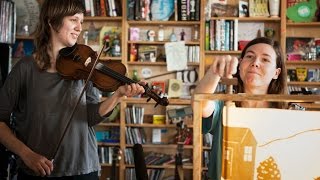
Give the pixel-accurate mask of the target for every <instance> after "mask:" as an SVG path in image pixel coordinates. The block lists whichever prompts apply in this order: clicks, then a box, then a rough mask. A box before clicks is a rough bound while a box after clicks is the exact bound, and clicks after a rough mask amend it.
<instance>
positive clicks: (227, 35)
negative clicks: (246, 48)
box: [224, 21, 230, 51]
mask: <svg viewBox="0 0 320 180" xmlns="http://www.w3.org/2000/svg"><path fill="white" fill-rule="evenodd" d="M224 31H225V37H224V42H225V46H224V49H225V51H229V50H230V39H229V38H230V21H225V30H224Z"/></svg>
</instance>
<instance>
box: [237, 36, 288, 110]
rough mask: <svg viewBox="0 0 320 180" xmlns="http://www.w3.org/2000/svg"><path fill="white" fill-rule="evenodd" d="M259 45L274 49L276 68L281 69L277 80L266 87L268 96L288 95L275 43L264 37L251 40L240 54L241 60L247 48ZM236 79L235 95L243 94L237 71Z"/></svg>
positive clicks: (283, 65)
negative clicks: (266, 45)
mask: <svg viewBox="0 0 320 180" xmlns="http://www.w3.org/2000/svg"><path fill="white" fill-rule="evenodd" d="M259 43H263V44H268V45H270V46H271V47H272V48H273V49H274V51H275V53H276V68H281V72H280V75H279V76H278V78H277V79H272V80H271V82H270V84H269V87H268V94H287V93H288V91H287V69H286V67H285V62H284V55H283V51H282V48H281V46H280V44H279V43H278V42H277V41H275V40H273V39H270V38H266V37H259V38H256V39H253V40H252V41H250V42H249V43H248V44H247V45H246V47H245V48H244V49H243V51H242V53H241V59H242V58H243V57H244V56H245V54H246V51H247V49H248V48H249V47H251V46H253V45H255V44H259ZM236 77H237V78H238V82H239V83H238V87H237V89H236V91H237V93H243V92H244V87H243V81H242V80H241V78H240V73H239V71H238V72H237V74H236ZM272 106H273V107H276V108H283V107H284V106H285V105H284V104H283V103H272Z"/></svg>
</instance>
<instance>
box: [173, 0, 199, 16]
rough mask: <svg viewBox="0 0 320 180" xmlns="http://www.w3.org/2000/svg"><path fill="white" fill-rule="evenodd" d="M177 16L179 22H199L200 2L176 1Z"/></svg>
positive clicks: (190, 0) (189, 0)
mask: <svg viewBox="0 0 320 180" xmlns="http://www.w3.org/2000/svg"><path fill="white" fill-rule="evenodd" d="M177 15H178V20H179V21H199V20H200V0H177Z"/></svg>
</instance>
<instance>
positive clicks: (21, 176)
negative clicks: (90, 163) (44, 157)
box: [17, 171, 99, 180]
mask: <svg viewBox="0 0 320 180" xmlns="http://www.w3.org/2000/svg"><path fill="white" fill-rule="evenodd" d="M43 179H49V180H99V177H98V172H92V173H89V174H82V175H75V176H63V177H40V176H30V175H28V174H26V173H24V172H21V171H19V172H18V178H17V180H43Z"/></svg>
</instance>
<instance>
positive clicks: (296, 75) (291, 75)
mask: <svg viewBox="0 0 320 180" xmlns="http://www.w3.org/2000/svg"><path fill="white" fill-rule="evenodd" d="M288 81H300V82H301V81H308V82H320V69H319V68H318V69H317V68H305V67H297V68H295V69H288Z"/></svg>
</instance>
